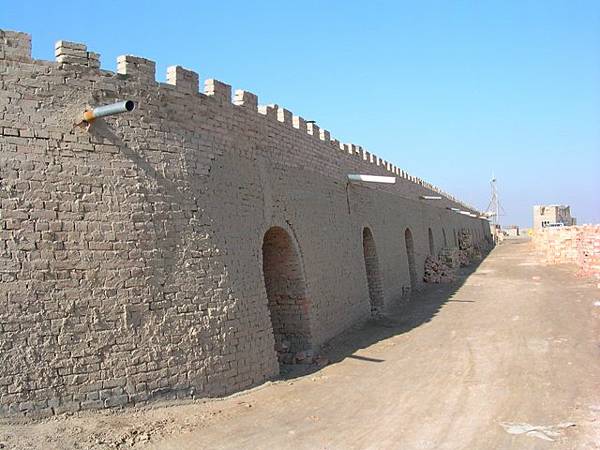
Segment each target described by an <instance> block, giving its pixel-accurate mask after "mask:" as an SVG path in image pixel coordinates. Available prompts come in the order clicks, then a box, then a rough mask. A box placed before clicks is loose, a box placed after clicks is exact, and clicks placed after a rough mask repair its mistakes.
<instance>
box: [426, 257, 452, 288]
mask: <svg viewBox="0 0 600 450" xmlns="http://www.w3.org/2000/svg"><path fill="white" fill-rule="evenodd" d="M423 281H424V282H425V283H450V282H452V281H454V269H453V268H452V267H450V266H448V265H446V264H445V263H444V262H443V261H442V260H441V259H439V258H434V257H433V256H428V257H427V258H426V259H425V273H424V275H423Z"/></svg>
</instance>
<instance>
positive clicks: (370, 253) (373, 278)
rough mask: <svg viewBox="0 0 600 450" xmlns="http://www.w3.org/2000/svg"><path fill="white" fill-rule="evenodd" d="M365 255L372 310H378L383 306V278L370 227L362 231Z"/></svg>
mask: <svg viewBox="0 0 600 450" xmlns="http://www.w3.org/2000/svg"><path fill="white" fill-rule="evenodd" d="M362 243H363V256H364V258H365V270H366V272H367V284H368V287H369V300H370V302H371V312H377V311H378V310H380V309H381V308H382V307H383V302H384V301H383V298H384V296H383V279H382V276H381V271H380V270H379V259H378V257H377V247H376V246H375V239H374V238H373V233H372V232H371V229H370V228H369V227H364V228H363V233H362Z"/></svg>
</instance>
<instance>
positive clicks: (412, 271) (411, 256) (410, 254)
mask: <svg viewBox="0 0 600 450" xmlns="http://www.w3.org/2000/svg"><path fill="white" fill-rule="evenodd" d="M404 245H405V246H406V257H407V259H408V275H409V277H410V287H411V289H413V290H414V289H416V287H417V265H416V263H415V244H414V241H413V235H412V232H411V231H410V228H407V229H406V230H404Z"/></svg>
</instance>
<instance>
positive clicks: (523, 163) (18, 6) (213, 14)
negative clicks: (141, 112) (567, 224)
mask: <svg viewBox="0 0 600 450" xmlns="http://www.w3.org/2000/svg"><path fill="white" fill-rule="evenodd" d="M0 28H6V29H13V30H19V31H26V32H29V33H31V34H32V35H33V54H34V57H36V58H40V59H53V44H54V42H55V41H56V40H59V39H66V40H72V41H77V42H84V43H86V44H88V47H89V49H90V50H93V51H97V52H99V53H101V55H102V66H103V67H104V68H106V69H111V70H114V69H115V66H116V63H115V61H116V57H117V56H118V55H120V54H135V55H138V56H144V57H147V58H150V59H153V60H155V61H156V62H157V78H158V80H159V81H162V80H164V78H165V70H166V67H167V66H169V65H173V64H179V65H182V66H185V67H188V68H191V69H194V70H196V71H197V72H199V74H200V77H201V79H205V78H217V79H220V80H222V81H225V82H227V83H229V84H232V85H233V87H234V89H236V88H241V89H247V90H249V91H252V92H254V93H256V94H258V96H259V101H260V102H261V103H278V104H279V105H282V106H284V107H286V108H288V109H290V110H291V111H293V112H294V113H295V114H299V115H302V116H303V117H305V118H307V119H313V120H316V121H317V122H318V123H319V124H320V125H321V126H322V127H324V128H326V129H328V130H330V131H331V132H332V136H333V137H336V138H338V139H340V140H342V141H344V142H353V143H356V144H359V145H362V146H363V147H365V148H367V149H368V150H370V151H373V152H374V153H376V154H378V155H379V156H381V157H382V158H384V159H387V160H390V161H392V162H394V163H396V164H397V165H398V166H400V167H402V168H404V169H405V170H408V171H409V172H410V173H412V174H414V175H417V176H420V177H422V178H424V179H425V180H427V181H430V182H432V183H434V184H437V185H439V186H441V187H442V188H443V189H445V190H447V191H448V192H451V193H453V194H455V195H456V196H458V197H459V198H461V199H463V200H465V201H466V202H467V203H470V204H472V205H474V206H476V207H478V208H480V209H484V208H486V207H487V203H488V199H489V184H488V183H489V178H490V176H491V173H492V171H494V172H495V174H496V176H497V178H498V180H499V190H500V195H501V201H502V203H503V206H504V209H505V211H506V216H504V217H502V222H503V223H504V224H513V223H515V224H519V225H530V223H531V207H532V205H533V204H536V203H542V204H543V203H567V204H570V205H571V208H572V211H573V213H574V214H575V215H576V216H577V217H578V219H579V221H580V223H582V222H595V223H598V222H600V199H599V192H600V1H597V0H596V1H575V0H569V1H560V2H558V1H547V0H539V1H496V2H491V1H437V2H432V1H419V2H410V3H409V2H400V1H387V2H378V1H371V2H366V1H361V2H353V1H348V0H347V1H328V2H325V1H308V0H307V1H301V2H287V1H273V2H260V1H256V2H254V1H239V2H233V1H225V0H222V1H219V2H215V1H211V2H201V1H197V2H194V1H187V2H186V1H182V0H180V1H175V2H158V1H145V2H141V1H140V2H133V1H131V2H128V1H97V2H92V3H90V2H82V1H77V2H75V1H63V2H60V3H57V2H49V1H39V0H38V1H32V0H28V1H25V0H22V1H15V0H0Z"/></svg>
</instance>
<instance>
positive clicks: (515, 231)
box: [503, 225, 521, 236]
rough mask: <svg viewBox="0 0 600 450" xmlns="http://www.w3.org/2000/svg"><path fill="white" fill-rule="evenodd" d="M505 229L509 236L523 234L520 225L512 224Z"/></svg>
mask: <svg viewBox="0 0 600 450" xmlns="http://www.w3.org/2000/svg"><path fill="white" fill-rule="evenodd" d="M503 231H504V232H505V233H506V234H507V236H520V235H521V233H520V231H519V226H518V225H510V226H509V227H508V228H506V229H505V230H503Z"/></svg>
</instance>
